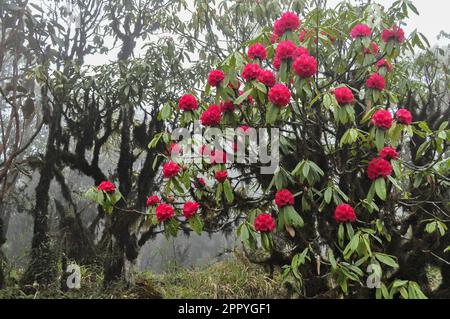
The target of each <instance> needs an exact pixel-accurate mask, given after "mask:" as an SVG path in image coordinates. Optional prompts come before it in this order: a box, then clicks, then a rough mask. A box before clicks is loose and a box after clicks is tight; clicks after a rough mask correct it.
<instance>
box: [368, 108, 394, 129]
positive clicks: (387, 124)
mask: <svg viewBox="0 0 450 319" xmlns="http://www.w3.org/2000/svg"><path fill="white" fill-rule="evenodd" d="M392 121H393V119H392V114H391V112H389V111H386V110H378V111H376V112H375V113H373V115H372V124H373V125H375V126H376V127H378V128H381V129H390V128H391V126H392Z"/></svg>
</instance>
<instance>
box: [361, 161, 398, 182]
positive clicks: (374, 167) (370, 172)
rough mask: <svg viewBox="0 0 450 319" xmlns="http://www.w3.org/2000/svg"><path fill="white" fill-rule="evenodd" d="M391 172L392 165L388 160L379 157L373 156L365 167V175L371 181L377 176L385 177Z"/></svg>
mask: <svg viewBox="0 0 450 319" xmlns="http://www.w3.org/2000/svg"><path fill="white" fill-rule="evenodd" d="M391 174H392V166H391V163H389V161H387V160H385V159H384V158H381V157H375V158H374V159H372V160H371V161H370V162H369V166H368V167H367V176H368V177H369V179H370V180H371V181H374V180H376V179H377V178H379V177H383V178H384V177H386V176H389V175H391Z"/></svg>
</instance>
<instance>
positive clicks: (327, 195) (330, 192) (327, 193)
mask: <svg viewBox="0 0 450 319" xmlns="http://www.w3.org/2000/svg"><path fill="white" fill-rule="evenodd" d="M332 195H333V188H332V187H328V188H327V189H326V190H325V194H324V199H325V203H327V204H329V203H330V202H331V196H332Z"/></svg>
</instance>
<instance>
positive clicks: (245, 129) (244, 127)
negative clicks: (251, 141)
mask: <svg viewBox="0 0 450 319" xmlns="http://www.w3.org/2000/svg"><path fill="white" fill-rule="evenodd" d="M249 128H250V126H248V125H245V124H244V125H241V126H239V130H241V131H242V132H244V133H245V132H247V130H248V129H249Z"/></svg>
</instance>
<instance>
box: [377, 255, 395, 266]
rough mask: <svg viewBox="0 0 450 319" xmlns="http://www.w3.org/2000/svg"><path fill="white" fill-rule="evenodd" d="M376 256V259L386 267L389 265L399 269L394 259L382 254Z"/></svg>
mask: <svg viewBox="0 0 450 319" xmlns="http://www.w3.org/2000/svg"><path fill="white" fill-rule="evenodd" d="M374 255H375V258H376V259H378V261H379V262H381V263H383V264H385V265H388V266H390V267H392V268H398V267H399V266H398V264H397V262H396V261H395V259H394V258H392V257H391V256H389V255H386V254H382V253H375V254H374Z"/></svg>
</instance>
